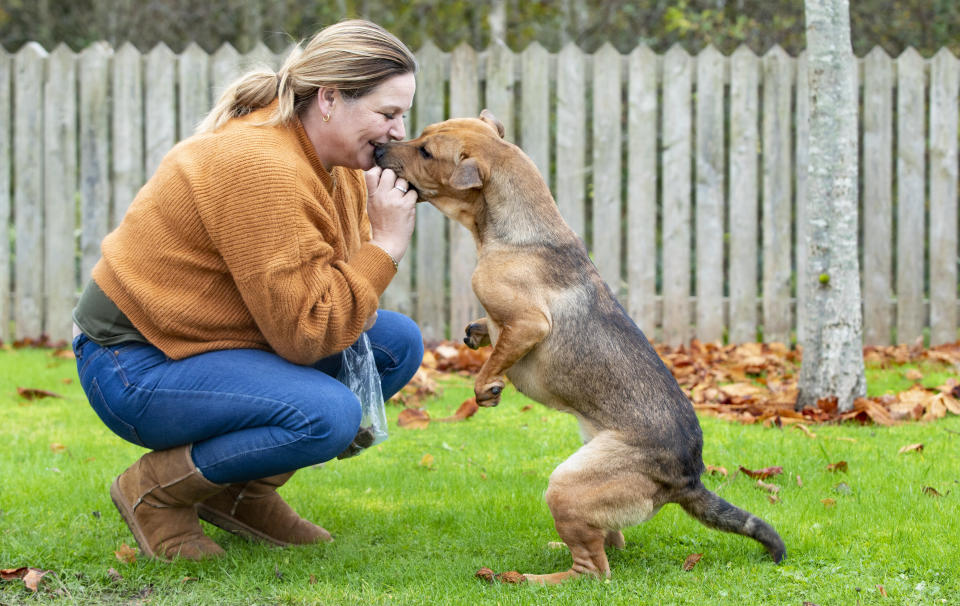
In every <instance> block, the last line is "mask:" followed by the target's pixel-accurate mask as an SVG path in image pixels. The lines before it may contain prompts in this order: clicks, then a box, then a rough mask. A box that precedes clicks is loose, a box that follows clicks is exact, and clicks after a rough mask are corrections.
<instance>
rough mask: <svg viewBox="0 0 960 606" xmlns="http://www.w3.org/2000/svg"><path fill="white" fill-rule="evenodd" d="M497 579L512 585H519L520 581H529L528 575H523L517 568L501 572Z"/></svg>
mask: <svg viewBox="0 0 960 606" xmlns="http://www.w3.org/2000/svg"><path fill="white" fill-rule="evenodd" d="M496 579H497V580H498V581H500V582H501V583H510V584H511V585H519V584H520V583H526V582H527V577H525V576H523V575H522V574H520V573H519V572H517V571H516V570H508V571H506V572H501V573H500V574H498V575H496Z"/></svg>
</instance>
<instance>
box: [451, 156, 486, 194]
mask: <svg viewBox="0 0 960 606" xmlns="http://www.w3.org/2000/svg"><path fill="white" fill-rule="evenodd" d="M450 186H451V187H453V188H455V189H479V188H481V187H483V179H482V178H481V176H480V165H479V163H478V162H477V159H476V158H466V159H465V160H463V161H462V162H460V164H458V165H457V168H455V169H454V171H453V174H452V175H450Z"/></svg>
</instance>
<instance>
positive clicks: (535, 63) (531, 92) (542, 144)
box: [520, 42, 550, 182]
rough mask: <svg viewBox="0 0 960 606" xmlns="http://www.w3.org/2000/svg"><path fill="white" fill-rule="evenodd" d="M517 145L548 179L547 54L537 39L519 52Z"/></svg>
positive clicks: (548, 112) (548, 60)
mask: <svg viewBox="0 0 960 606" xmlns="http://www.w3.org/2000/svg"><path fill="white" fill-rule="evenodd" d="M520 67H521V70H522V72H523V74H522V76H521V78H520V82H521V83H522V84H521V88H522V90H521V95H520V99H521V103H520V128H521V132H520V145H521V146H522V147H523V151H524V152H525V153H526V154H527V155H528V156H530V159H531V160H533V163H534V164H536V165H537V168H538V169H539V170H540V175H541V176H542V177H543V178H544V180H546V181H548V182H549V180H550V124H549V122H550V99H549V94H550V56H549V54H547V50H546V49H545V48H543V46H541V45H540V43H538V42H534V43H533V44H531V45H530V46H528V47H527V48H526V50H524V51H523V53H521V55H520Z"/></svg>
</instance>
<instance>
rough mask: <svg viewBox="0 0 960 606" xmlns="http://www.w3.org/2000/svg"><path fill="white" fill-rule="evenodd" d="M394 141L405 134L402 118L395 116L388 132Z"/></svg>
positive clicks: (400, 139)
mask: <svg viewBox="0 0 960 606" xmlns="http://www.w3.org/2000/svg"><path fill="white" fill-rule="evenodd" d="M388 134H389V135H390V138H391V139H393V140H394V141H402V140H403V139H404V138H406V136H407V129H406V126H404V124H403V118H396V120H395V122H394V125H393V126H392V127H391V128H390V132H389V133H388Z"/></svg>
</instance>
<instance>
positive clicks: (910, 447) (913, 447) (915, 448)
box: [897, 443, 923, 454]
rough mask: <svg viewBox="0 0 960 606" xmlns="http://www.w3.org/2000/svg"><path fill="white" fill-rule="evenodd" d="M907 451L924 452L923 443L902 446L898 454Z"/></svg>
mask: <svg viewBox="0 0 960 606" xmlns="http://www.w3.org/2000/svg"><path fill="white" fill-rule="evenodd" d="M907 452H923V444H921V443H917V444H909V445H907V446H904V447H902V448H901V449H900V450H898V451H897V454H904V453H907Z"/></svg>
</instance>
